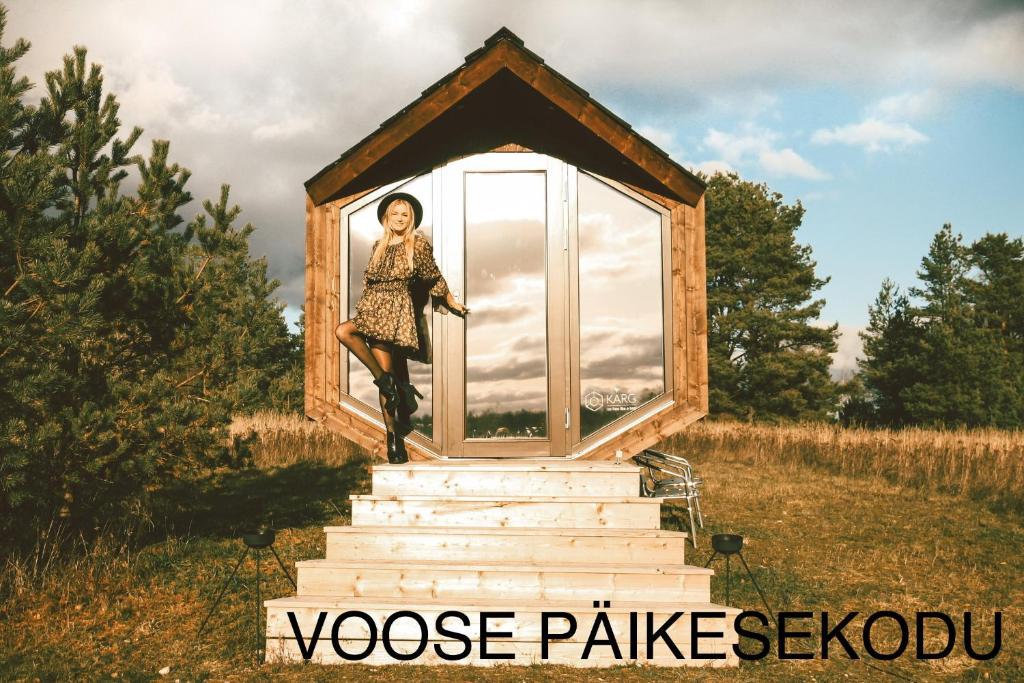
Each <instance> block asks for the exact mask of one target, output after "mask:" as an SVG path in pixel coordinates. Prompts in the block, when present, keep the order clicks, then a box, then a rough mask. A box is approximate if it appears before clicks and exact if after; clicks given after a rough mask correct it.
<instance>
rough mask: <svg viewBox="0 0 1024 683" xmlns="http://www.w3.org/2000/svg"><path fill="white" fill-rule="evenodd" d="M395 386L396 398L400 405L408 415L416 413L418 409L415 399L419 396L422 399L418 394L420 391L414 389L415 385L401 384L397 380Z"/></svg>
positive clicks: (400, 381)
mask: <svg viewBox="0 0 1024 683" xmlns="http://www.w3.org/2000/svg"><path fill="white" fill-rule="evenodd" d="M397 384H398V396H399V398H400V399H401V401H402V405H403V406H404V407H405V410H407V411H408V412H409V414H410V415H412V414H413V413H415V412H416V409H417V408H418V407H419V405H418V404H417V403H416V397H417V396H419V397H420V398H423V394H421V393H420V390H419V389H417V388H416V385H415V384H412V383H410V382H403V381H402V380H398V382H397Z"/></svg>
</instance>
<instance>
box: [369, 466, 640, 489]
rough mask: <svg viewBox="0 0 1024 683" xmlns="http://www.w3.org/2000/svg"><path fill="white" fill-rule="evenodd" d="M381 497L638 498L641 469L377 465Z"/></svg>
mask: <svg viewBox="0 0 1024 683" xmlns="http://www.w3.org/2000/svg"><path fill="white" fill-rule="evenodd" d="M372 479H373V494H374V495H377V496H396V495H424V496H445V497H451V496H563V497H566V496H602V497H609V496H611V497H621V496H636V495H639V493H640V468H639V467H637V466H635V465H626V464H622V465H616V464H614V463H604V462H601V463H579V462H560V463H549V462H536V461H521V460H519V461H514V460H513V461H504V462H500V461H499V462H495V461H494V460H464V461H460V462H451V461H440V462H436V461H435V462H416V463H406V464H404V465H375V466H374V467H373V475H372Z"/></svg>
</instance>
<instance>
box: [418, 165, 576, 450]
mask: <svg viewBox="0 0 1024 683" xmlns="http://www.w3.org/2000/svg"><path fill="white" fill-rule="evenodd" d="M566 183H567V168H566V166H565V164H563V163H562V162H560V161H558V160H557V159H553V158H551V157H547V156H545V155H541V154H530V153H497V152H496V153H488V154H479V155H475V156H471V157H467V158H464V159H459V160H456V161H453V162H450V163H449V164H447V165H445V166H444V167H443V168H442V169H441V186H442V199H441V202H442V207H443V210H442V219H441V220H442V221H443V228H442V230H441V235H440V236H439V237H438V239H441V240H443V246H442V248H441V249H435V252H440V253H442V254H443V255H444V263H443V264H442V269H443V270H444V272H445V273H446V277H447V279H448V284H449V286H450V288H451V289H452V291H453V293H455V296H456V298H458V299H459V300H460V301H462V302H464V303H465V304H466V305H467V306H468V307H469V309H470V311H471V313H470V314H469V315H468V316H467V317H466V318H465V319H462V318H459V317H458V316H455V315H452V314H449V315H447V316H443V323H442V325H441V327H442V328H443V334H444V344H443V345H441V347H442V348H443V349H444V353H445V358H444V361H445V362H444V364H443V367H444V370H443V373H444V377H443V380H442V381H443V395H444V396H445V407H446V412H445V432H446V438H445V439H444V448H443V452H442V455H448V456H463V457H503V456H507V457H541V456H556V457H557V456H563V457H564V456H566V455H567V454H568V451H569V436H568V430H569V426H570V416H569V413H568V407H569V404H568V399H569V395H570V393H569V391H568V386H569V379H568V367H569V364H568V349H569V343H568V341H569V337H568V320H569V315H568V308H569V304H568V299H569V297H568V295H567V291H568V290H567V286H568V259H567V253H568V251H567V250H568V236H567V213H568V212H567V204H566V201H567V196H566V195H567V193H566ZM436 320H437V319H436V318H435V321H436Z"/></svg>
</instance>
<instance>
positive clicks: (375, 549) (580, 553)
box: [324, 526, 687, 564]
mask: <svg viewBox="0 0 1024 683" xmlns="http://www.w3.org/2000/svg"><path fill="white" fill-rule="evenodd" d="M324 532H326V534H327V559H328V560H335V559H336V560H376V559H381V560H387V559H390V560H417V559H447V560H448V561H450V562H453V563H460V562H473V561H491V562H543V561H551V560H553V559H558V560H559V561H564V562H611V563H621V564H633V563H640V564H680V563H683V562H685V561H686V560H685V548H686V538H687V534H686V533H685V532H683V531H665V530H661V529H607V528H606V529H559V528H548V529H536V528H518V527H504V528H496V527H411V526H357V527H351V526H329V527H324Z"/></svg>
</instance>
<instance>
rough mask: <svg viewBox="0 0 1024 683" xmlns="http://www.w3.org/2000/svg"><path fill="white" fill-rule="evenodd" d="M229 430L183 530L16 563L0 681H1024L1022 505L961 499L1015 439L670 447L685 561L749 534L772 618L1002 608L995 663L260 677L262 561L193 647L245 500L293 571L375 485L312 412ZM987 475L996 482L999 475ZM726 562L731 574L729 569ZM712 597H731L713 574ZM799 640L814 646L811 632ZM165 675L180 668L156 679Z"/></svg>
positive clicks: (760, 435) (874, 437) (1008, 455)
mask: <svg viewBox="0 0 1024 683" xmlns="http://www.w3.org/2000/svg"><path fill="white" fill-rule="evenodd" d="M234 429H236V430H255V431H256V432H257V433H258V434H259V437H260V438H259V439H258V442H257V444H256V448H255V450H254V456H255V459H256V463H257V468H253V469H252V470H248V471H245V472H239V473H232V472H224V473H219V474H218V475H217V478H216V479H215V480H214V481H213V482H197V483H195V484H192V483H190V482H186V483H183V485H182V487H181V488H180V490H179V491H178V492H177V494H176V495H185V494H186V493H187V492H188V491H189V490H192V489H194V493H192V494H189V495H188V496H186V497H184V498H182V499H181V500H180V501H178V502H179V503H181V505H182V510H184V511H191V512H190V514H191V515H192V517H190V518H189V520H190V521H189V522H188V525H187V526H185V525H182V524H181V523H180V522H179V523H177V524H176V525H175V526H174V527H173V528H174V529H176V530H174V531H167V532H166V533H165V534H163V535H162V536H160V537H158V538H156V539H154V540H153V541H151V542H148V543H146V544H142V545H141V546H139V545H133V544H129V543H125V539H124V538H120V537H116V536H112V535H111V536H109V537H105V538H104V540H103V541H102V542H101V543H99V544H95V545H94V546H92V547H91V549H90V550H89V551H88V552H86V553H85V554H82V555H80V556H79V557H78V558H77V559H71V560H68V561H66V562H63V563H53V564H50V565H47V566H46V567H44V568H43V569H42V570H41V571H38V572H36V575H34V576H33V575H31V574H30V573H26V572H23V573H22V574H20V575H18V574H17V573H16V572H14V570H13V569H12V568H11V567H10V566H8V568H7V569H6V570H5V571H4V576H5V577H6V579H7V580H6V581H5V582H4V583H3V585H4V586H5V588H4V589H3V595H2V596H0V680H45V681H48V680H114V678H113V676H114V674H116V675H117V680H133V681H134V680H175V679H180V680H182V681H186V680H284V681H304V680H314V679H315V680H323V681H349V680H352V681H356V680H375V681H399V680H401V681H408V680H434V681H445V682H450V681H470V680H472V681H477V680H480V681H510V682H511V681H517V682H518V681H531V682H532V681H536V682H538V683H553V682H555V681H583V680H605V681H612V680H615V681H651V682H653V681H659V682H661V681H703V680H711V681H743V682H755V681H764V680H772V681H776V680H782V681H807V680H816V681H843V682H844V683H845V682H846V681H878V680H892V681H895V680H899V679H898V678H895V677H893V676H902V677H904V678H909V679H912V680H918V681H926V680H929V681H930V680H938V681H951V682H952V681H1014V680H1024V647H1022V641H1021V635H1024V633H1022V631H1021V627H1020V619H1021V611H1020V609H1019V607H1018V606H1019V605H1020V604H1021V601H1022V600H1024V580H1022V579H1024V552H1022V550H1024V528H1022V526H1021V524H1020V521H1019V518H1018V517H1017V516H1016V515H1014V514H1007V513H1006V511H1005V510H1002V511H999V510H997V509H996V508H995V507H993V506H988V509H987V508H986V506H979V505H968V504H965V500H964V498H963V496H962V495H961V492H972V491H973V492H980V491H983V490H987V491H988V493H987V494H986V495H987V496H988V497H989V498H990V499H992V500H996V499H999V500H1002V499H1005V498H1006V497H1007V496H1009V495H1010V494H1011V492H1014V491H1016V492H1019V491H1020V469H1019V464H1015V463H1013V462H1010V461H1011V460H1012V459H1013V457H1014V455H1013V454H1014V453H1017V454H1018V458H1019V453H1020V440H1019V439H1020V437H1019V434H1005V433H998V432H996V433H981V432H972V433H956V432H952V433H948V432H947V433H943V432H938V433H937V432H924V431H917V432H914V431H909V432H902V433H885V432H859V431H856V432H844V433H836V432H835V431H833V430H831V429H828V428H823V427H814V426H809V427H801V428H792V427H791V428H781V427H778V428H777V427H750V426H747V425H726V424H707V425H700V426H697V427H696V428H694V429H691V430H688V431H687V433H686V434H684V435H680V436H678V437H675V438H673V439H671V440H669V441H667V442H665V443H663V444H661V445H660V447H661V448H663V449H665V450H674V451H676V452H680V453H683V452H685V453H686V454H688V455H690V456H691V457H692V459H693V461H694V464H695V466H696V467H697V468H698V471H699V473H700V474H701V475H702V476H703V477H704V478H705V481H706V488H705V499H704V500H705V506H704V508H705V512H706V517H707V524H708V528H707V529H706V530H705V535H703V536H701V537H700V539H699V547H698V549H697V550H696V551H694V552H690V553H689V554H688V556H687V557H688V559H687V561H688V562H689V563H692V564H701V565H702V564H704V562H705V561H706V560H707V558H708V555H709V554H710V553H709V548H708V538H707V535H706V534H708V533H713V532H718V531H731V532H736V533H740V534H743V535H744V536H745V537H746V539H747V544H746V546H745V549H744V555H745V556H746V558H747V561H748V562H749V563H750V566H751V568H752V570H753V571H754V572H755V574H756V575H757V578H758V580H759V581H760V583H761V585H762V587H763V588H764V589H765V591H766V592H767V595H768V598H769V600H770V601H771V603H772V606H773V607H774V608H775V609H776V610H778V609H786V610H809V611H813V612H816V613H820V612H822V611H828V612H830V613H832V614H845V613H846V612H848V611H859V612H860V613H861V615H864V614H866V613H870V612H873V611H876V610H880V609H893V610H896V611H898V612H900V613H902V614H905V615H912V614H913V612H915V611H919V610H941V611H944V612H948V613H950V614H960V613H962V612H963V611H965V610H971V611H973V612H974V613H975V614H976V615H977V616H978V618H979V619H980V622H979V623H978V624H977V631H978V634H979V635H980V636H981V640H980V642H977V643H976V646H977V647H978V648H979V649H985V648H987V646H989V645H990V640H989V639H990V635H987V634H990V633H991V614H992V612H993V611H995V610H1002V611H1003V612H1004V616H1003V624H1004V632H1003V651H1002V653H1001V654H1000V656H999V657H998V658H997V659H996V660H993V661H990V662H974V661H972V660H970V659H968V658H967V657H966V656H965V655H964V654H963V648H962V639H960V638H958V641H957V647H956V649H955V650H954V653H953V655H952V656H950V657H947V658H946V659H943V660H939V661H936V662H918V661H915V660H913V659H912V658H903V659H900V660H898V661H896V662H889V663H887V662H877V661H871V660H868V661H865V660H860V661H851V660H848V659H846V658H845V657H844V656H840V657H835V656H833V658H832V659H830V660H828V661H822V660H820V659H815V660H812V661H797V662H792V661H791V662H782V661H778V660H777V659H775V658H774V657H772V658H769V659H768V660H765V661H762V662H759V663H744V664H743V665H742V666H741V667H740V668H739V669H738V670H729V671H666V670H663V669H649V668H635V667H624V668H616V669H613V670H599V671H589V672H588V671H580V670H575V669H571V668H568V667H523V668H520V667H515V668H511V667H499V668H496V669H491V670H479V669H476V670H474V669H463V668H460V667H422V666H393V667H380V668H376V667H366V666H360V665H351V666H343V667H332V668H326V669H321V668H319V667H308V666H297V665H289V666H284V665H273V666H263V667H259V668H257V667H255V666H254V665H253V663H252V644H253V642H252V641H253V635H252V619H253V616H252V602H251V601H252V593H251V591H252V582H251V576H252V573H253V570H254V566H253V564H252V562H251V561H250V562H246V563H245V564H243V566H242V569H241V572H240V575H239V578H238V579H237V580H236V581H235V582H234V583H233V584H232V585H231V590H229V591H228V593H227V595H226V596H225V598H224V602H223V603H222V605H221V607H220V608H219V609H218V613H217V615H216V617H215V618H214V620H213V621H212V622H211V624H210V631H209V634H208V635H207V636H204V638H202V639H197V638H196V630H197V629H198V627H199V624H200V623H201V622H202V619H203V617H204V616H205V613H206V610H207V609H208V608H209V605H210V604H211V603H212V600H213V598H214V597H215V590H216V588H217V587H219V586H220V584H221V583H222V582H223V581H224V580H225V579H226V578H227V576H228V574H229V573H230V571H231V568H232V566H233V565H234V562H235V560H236V559H237V557H238V554H239V549H240V545H239V542H238V541H237V538H236V534H235V533H234V531H233V529H234V528H235V527H234V524H235V523H236V522H238V521H239V520H243V519H245V518H246V516H247V515H246V513H245V511H244V505H245V504H246V503H247V501H250V499H258V498H264V499H265V500H266V501H267V503H266V504H267V505H272V506H273V507H272V509H270V510H269V512H271V513H273V514H274V515H276V516H275V519H276V520H277V522H278V523H277V524H276V526H277V527H278V528H279V529H281V531H280V532H279V536H278V541H277V543H276V544H275V547H276V548H277V549H278V552H280V553H281V554H282V557H283V558H284V559H285V562H286V563H288V564H289V565H290V566H292V563H293V562H294V561H296V560H303V559H310V558H322V557H323V556H324V537H323V531H322V527H323V526H325V525H331V524H346V523H348V521H349V510H350V508H349V507H348V505H347V498H348V495H349V494H350V493H365V492H368V489H369V479H368V477H367V476H366V466H367V465H368V461H367V460H365V459H364V458H362V457H359V456H360V453H361V451H360V450H359V449H358V448H356V447H354V446H353V445H351V444H350V443H348V442H346V441H345V440H343V439H341V438H339V437H337V436H335V435H334V434H332V433H328V432H326V431H325V430H323V429H322V428H320V427H318V426H316V425H314V424H312V423H309V422H307V421H305V420H303V419H301V418H291V417H283V416H274V415H262V416H256V417H253V418H248V419H245V420H238V421H236V424H235V426H234ZM989 470H995V471H999V472H1001V473H1002V476H1001V477H992V476H990V474H989V473H988V471H989ZM887 479H891V480H892V481H887ZM896 482H901V483H896ZM981 484H984V486H986V487H990V488H989V489H983V488H981V486H980V485H981ZM997 486H1001V487H1002V489H1000V490H998V491H997V490H996V489H995V487H997ZM949 491H956V492H957V493H956V495H954V494H951V493H950V492H949ZM1016 495H1019V493H1017V494H1016ZM196 510H199V512H196ZM182 514H184V513H182ZM193 519H194V521H191V520H193ZM682 519H683V514H682V510H681V509H680V508H675V507H674V506H666V508H665V509H664V513H663V520H662V526H664V527H666V528H681V526H682ZM158 523H159V522H158ZM169 528H171V527H169ZM716 567H717V569H718V570H719V571H721V570H722V569H723V567H722V565H721V563H719V564H718V565H716ZM23 569H24V568H23ZM733 569H734V573H733V577H734V583H733V600H732V602H733V604H735V605H736V606H740V607H745V608H751V609H756V608H758V605H759V601H758V597H757V594H756V592H755V591H754V590H753V587H752V586H751V585H750V583H749V581H747V580H745V579H744V580H739V579H738V578H737V577H738V574H737V573H736V572H737V571H741V570H739V569H738V568H737V567H736V566H734V567H733ZM264 570H265V571H266V570H267V565H266V564H264ZM263 591H264V592H263V594H264V597H278V596H283V595H290V594H292V592H293V591H292V588H291V585H290V584H288V582H287V581H286V580H285V579H284V578H283V577H282V576H281V575H280V572H279V571H276V570H275V573H273V574H271V575H270V576H269V577H268V579H267V582H266V584H265V585H264V587H263ZM712 592H713V595H714V596H715V598H716V599H719V600H721V599H724V586H723V582H722V577H721V576H716V577H715V579H714V583H713V585H712ZM862 618H863V616H862V617H859V618H858V620H856V621H855V623H859V622H860V620H861V619H862ZM814 630H818V629H817V628H815V629H814ZM847 630H848V632H849V631H850V629H847ZM853 632H854V633H856V630H854V631H853ZM959 635H962V634H959ZM798 649H801V650H803V649H804V648H803V647H800V646H799V642H798ZM858 649H859V650H861V651H863V650H862V647H858ZM164 666H167V667H170V674H169V675H168V676H166V677H161V676H160V675H159V674H158V671H159V670H160V669H161V668H162V667H164ZM872 667H875V668H872ZM883 671H884V673H883ZM887 674H891V675H887Z"/></svg>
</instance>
